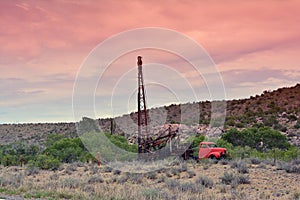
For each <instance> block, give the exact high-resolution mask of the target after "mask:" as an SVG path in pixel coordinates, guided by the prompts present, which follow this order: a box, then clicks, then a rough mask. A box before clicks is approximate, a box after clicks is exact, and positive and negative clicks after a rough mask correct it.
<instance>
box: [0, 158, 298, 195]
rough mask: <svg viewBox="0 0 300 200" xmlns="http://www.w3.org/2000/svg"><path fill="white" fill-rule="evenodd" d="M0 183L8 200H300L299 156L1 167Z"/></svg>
mask: <svg viewBox="0 0 300 200" xmlns="http://www.w3.org/2000/svg"><path fill="white" fill-rule="evenodd" d="M149 165H151V164H149ZM129 171H130V170H129ZM0 184H1V188H0V193H1V196H0V197H2V198H8V197H10V199H24V198H26V199H124V200H125V199H126V200H127V199H145V200H148V199H149V200H150V199H170V200H173V199H174V200H175V199H182V200H188V199H189V200H192V199H195V200H196V199H249V200H250V199H251V200H252V199H293V200H296V199H300V161H299V160H294V161H292V162H290V163H285V162H281V161H277V162H276V163H274V162H273V161H272V160H259V159H257V158H252V159H243V160H231V161H228V160H222V161H219V162H215V161H212V160H203V161H202V162H199V163H197V162H194V161H179V160H175V161H174V162H173V163H172V165H170V166H167V167H166V168H164V169H161V170H158V171H154V172H149V173H144V174H135V173H129V172H122V171H119V170H117V169H112V168H110V167H109V166H105V165H101V166H100V167H98V166H97V165H96V164H84V163H81V162H76V163H72V164H65V165H63V166H61V167H60V168H59V170H57V171H48V170H40V169H37V168H35V167H30V168H23V167H3V166H2V167H1V168H0Z"/></svg>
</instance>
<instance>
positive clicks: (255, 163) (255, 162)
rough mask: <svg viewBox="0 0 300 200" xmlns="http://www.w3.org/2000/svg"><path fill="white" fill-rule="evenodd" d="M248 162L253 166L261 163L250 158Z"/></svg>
mask: <svg viewBox="0 0 300 200" xmlns="http://www.w3.org/2000/svg"><path fill="white" fill-rule="evenodd" d="M250 162H251V164H254V165H258V164H260V163H261V161H260V159H258V158H250Z"/></svg>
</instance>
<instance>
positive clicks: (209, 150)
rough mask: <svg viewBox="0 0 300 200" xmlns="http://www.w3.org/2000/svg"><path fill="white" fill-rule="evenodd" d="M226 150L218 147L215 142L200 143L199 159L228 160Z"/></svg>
mask: <svg viewBox="0 0 300 200" xmlns="http://www.w3.org/2000/svg"><path fill="white" fill-rule="evenodd" d="M226 151H227V150H226V148H220V147H217V145H216V143H214V142H200V144H199V153H198V159H199V160H200V159H203V158H211V159H218V160H219V159H221V158H226Z"/></svg>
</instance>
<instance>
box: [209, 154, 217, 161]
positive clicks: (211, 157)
mask: <svg viewBox="0 0 300 200" xmlns="http://www.w3.org/2000/svg"><path fill="white" fill-rule="evenodd" d="M209 158H210V159H212V160H217V158H216V156H214V155H211V156H209Z"/></svg>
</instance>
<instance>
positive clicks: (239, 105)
mask: <svg viewBox="0 0 300 200" xmlns="http://www.w3.org/2000/svg"><path fill="white" fill-rule="evenodd" d="M211 104H212V103H211V102H209V101H204V102H197V103H188V104H182V105H174V104H172V105H170V106H164V107H160V108H152V109H150V110H149V111H148V112H149V115H150V125H152V126H150V128H152V131H153V132H157V131H159V129H161V128H162V126H163V124H161V123H162V122H164V121H165V122H166V124H174V125H173V126H177V124H183V125H182V126H181V127H180V128H181V129H182V130H183V131H185V132H198V133H201V134H207V135H211V134H213V135H216V136H218V135H219V134H221V133H222V131H224V130H220V129H219V127H218V123H217V124H214V123H213V124H212V126H213V127H212V126H210V125H209V124H210V115H211ZM226 104H227V108H226V121H225V127H224V129H225V130H227V129H230V128H232V127H236V128H238V129H243V128H246V127H252V126H263V125H265V126H270V127H272V128H273V129H276V130H279V131H280V132H281V133H282V134H285V135H287V136H288V138H289V141H290V142H291V143H292V144H295V145H297V146H300V84H297V85H296V86H294V87H286V88H280V89H277V90H274V91H264V92H263V93H262V94H261V95H256V96H251V97H250V98H247V99H239V100H235V99H234V100H228V101H226ZM195 106H196V107H197V108H199V112H200V116H199V119H198V120H199V123H196V124H195V123H192V122H193V119H192V117H193V114H194V113H193V112H195V109H193V108H195ZM183 108H184V109H183ZM183 114H184V115H185V119H190V120H191V121H182V120H181V117H182V115H183ZM189 114H190V116H191V117H189ZM132 120H133V121H134V122H135V123H136V122H137V113H130V114H128V115H123V116H120V117H116V118H115V119H114V122H115V124H117V125H116V126H115V127H114V132H115V133H116V134H124V132H125V133H130V134H131V135H127V134H125V135H126V136H127V137H133V136H134V135H135V134H136V133H137V130H136V125H135V124H134V123H131V122H132ZM99 124H100V127H101V129H102V130H104V131H108V132H110V131H111V119H99ZM53 133H58V134H64V135H65V136H66V137H74V136H76V126H75V123H38V124H33V123H31V124H1V125H0V144H8V143H12V142H16V141H19V140H27V141H29V142H31V143H41V142H42V141H44V139H45V136H46V135H47V134H53Z"/></svg>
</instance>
